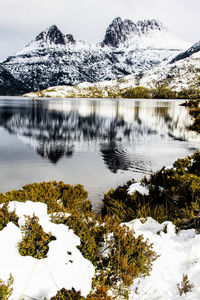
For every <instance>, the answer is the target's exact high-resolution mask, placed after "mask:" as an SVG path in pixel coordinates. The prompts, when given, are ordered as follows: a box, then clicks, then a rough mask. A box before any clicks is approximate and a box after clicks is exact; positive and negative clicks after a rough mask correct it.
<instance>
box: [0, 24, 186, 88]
mask: <svg viewBox="0 0 200 300" xmlns="http://www.w3.org/2000/svg"><path fill="white" fill-rule="evenodd" d="M110 32H112V33H113V34H114V37H113V36H112V35H111V36H110ZM184 45H185V48H184V47H183V46H184ZM186 45H187V43H185V42H180V40H179V39H177V38H175V37H174V36H173V35H172V34H171V32H170V31H168V30H167V28H166V27H165V26H164V25H163V24H162V23H161V22H159V21H156V20H146V21H138V22H137V23H134V22H133V21H131V20H127V19H126V20H124V21H123V20H122V19H121V18H116V19H114V20H113V22H112V23H111V24H110V25H109V27H108V28H107V30H106V34H105V37H104V39H103V41H102V42H99V43H97V44H89V43H86V42H84V41H77V40H76V39H75V38H74V37H73V35H71V34H63V33H62V32H61V31H60V29H58V27H57V26H56V25H52V26H50V27H48V28H47V29H46V30H44V31H42V32H41V33H40V34H38V35H37V36H36V38H35V39H33V40H32V41H31V42H30V43H29V44H28V45H26V46H25V48H23V49H22V50H20V51H18V52H17V53H16V55H13V56H10V57H8V58H7V59H6V60H5V61H4V62H3V63H1V64H0V66H1V67H2V68H3V69H4V70H6V72H8V73H10V77H12V79H14V80H16V87H15V88H14V89H12V90H11V89H10V85H11V83H9V82H7V81H5V80H4V78H3V77H4V75H3V72H1V69H0V94H3V93H5V92H4V91H5V90H6V88H7V90H8V94H9V92H10V93H12V94H19V93H26V92H29V91H37V90H41V89H45V88H48V87H50V86H55V85H64V84H66V85H76V84H78V83H81V82H84V81H88V82H97V81H104V80H113V79H117V78H120V77H122V76H124V75H128V74H136V73H138V72H143V71H146V70H149V69H151V68H153V67H155V66H156V65H159V64H160V63H166V62H168V61H170V60H171V59H172V58H173V57H175V56H176V55H178V54H179V53H180V52H181V51H182V50H183V49H186V48H187V47H186ZM17 85H18V86H19V88H18V87H17ZM23 86H24V89H23Z"/></svg>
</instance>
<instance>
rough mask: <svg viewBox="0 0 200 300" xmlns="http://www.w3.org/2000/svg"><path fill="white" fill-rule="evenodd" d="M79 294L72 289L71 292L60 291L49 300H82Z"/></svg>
mask: <svg viewBox="0 0 200 300" xmlns="http://www.w3.org/2000/svg"><path fill="white" fill-rule="evenodd" d="M84 299H85V298H84V297H82V296H81V293H80V292H79V291H78V292H77V291H76V290H75V289H74V288H72V289H71V290H66V289H64V288H63V289H62V290H60V291H58V292H57V294H56V296H54V297H51V300H84Z"/></svg>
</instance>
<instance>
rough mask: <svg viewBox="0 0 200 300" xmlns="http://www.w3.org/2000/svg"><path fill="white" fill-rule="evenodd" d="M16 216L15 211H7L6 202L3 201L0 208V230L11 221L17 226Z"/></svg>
mask: <svg viewBox="0 0 200 300" xmlns="http://www.w3.org/2000/svg"><path fill="white" fill-rule="evenodd" d="M18 219H19V218H18V217H17V215H16V214H15V212H14V211H13V212H9V210H8V203H5V204H3V205H2V207H1V208H0V230H2V229H3V228H4V227H5V226H6V225H7V224H8V223H9V222H13V223H14V224H15V225H16V226H18Z"/></svg>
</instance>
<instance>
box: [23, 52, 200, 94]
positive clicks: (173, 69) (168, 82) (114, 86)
mask: <svg viewBox="0 0 200 300" xmlns="http://www.w3.org/2000/svg"><path fill="white" fill-rule="evenodd" d="M199 70H200V51H199V52H197V53H194V54H193V55H191V56H190V57H187V58H185V59H181V60H179V61H176V62H174V63H168V64H160V65H159V66H157V67H154V68H151V69H150V70H147V71H146V72H140V73H137V74H131V75H127V76H124V77H122V78H120V79H115V80H110V81H101V82H95V83H90V82H83V83H79V84H77V85H75V86H66V85H63V86H52V87H49V88H47V89H45V90H42V91H40V92H36V93H28V94H26V96H29V97H61V98H62V97H64V98H66V97H69V98H71V97H72V98H73V97H77V98H107V97H108V98H110V97H112V98H120V97H121V96H122V95H123V93H124V92H126V91H127V90H129V89H132V88H137V87H140V88H141V87H142V88H146V89H148V90H149V91H150V92H151V91H153V90H159V89H163V87H164V88H167V89H168V90H169V91H171V92H175V93H181V92H184V91H190V93H193V95H196V96H197V94H198V95H199V96H200V94H199V85H200V80H199V78H200V71H199ZM196 96H195V97H196ZM136 98H137V96H136Z"/></svg>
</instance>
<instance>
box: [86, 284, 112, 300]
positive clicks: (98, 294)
mask: <svg viewBox="0 0 200 300" xmlns="http://www.w3.org/2000/svg"><path fill="white" fill-rule="evenodd" d="M86 299H87V300H115V299H117V297H111V296H108V293H107V289H106V287H105V286H104V285H101V286H98V287H97V289H96V291H95V292H94V293H92V295H90V296H88V297H87V298H86Z"/></svg>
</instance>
